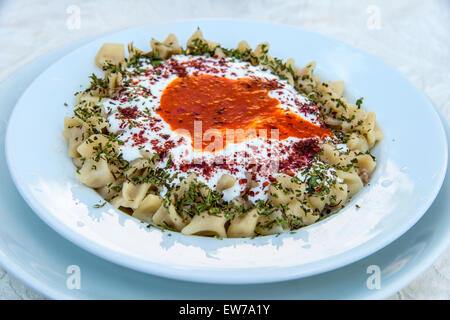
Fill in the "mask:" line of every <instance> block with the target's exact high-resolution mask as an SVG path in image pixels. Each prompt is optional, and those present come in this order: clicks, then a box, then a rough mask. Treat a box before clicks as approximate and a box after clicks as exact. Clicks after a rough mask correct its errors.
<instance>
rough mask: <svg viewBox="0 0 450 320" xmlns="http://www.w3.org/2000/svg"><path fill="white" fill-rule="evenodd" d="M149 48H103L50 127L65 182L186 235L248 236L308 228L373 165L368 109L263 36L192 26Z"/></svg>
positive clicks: (364, 179) (377, 137)
mask: <svg viewBox="0 0 450 320" xmlns="http://www.w3.org/2000/svg"><path fill="white" fill-rule="evenodd" d="M150 44H151V51H148V52H144V51H142V50H140V49H137V48H136V47H135V46H134V45H133V44H132V43H130V44H129V45H128V53H129V55H128V57H125V50H124V45H121V44H116V43H106V44H104V45H103V46H102V47H101V48H100V50H99V52H98V53H97V56H96V58H95V61H96V64H97V66H98V67H100V68H102V70H103V71H104V72H105V75H104V78H98V77H97V76H96V75H95V74H93V75H92V76H91V83H90V85H89V87H88V88H87V89H85V90H83V91H81V92H78V93H77V105H76V106H75V108H74V115H73V116H72V117H66V118H65V120H64V131H63V135H64V137H65V139H66V142H67V144H68V151H69V155H70V157H72V158H73V162H74V164H75V166H76V167H77V174H76V176H77V179H78V180H79V181H80V182H82V183H83V184H85V185H87V186H89V187H91V188H94V189H95V190H97V192H98V193H99V194H100V195H101V196H102V197H103V198H104V199H105V200H107V201H109V202H110V203H111V204H112V205H113V206H115V207H116V208H118V209H122V211H125V212H127V213H129V214H130V215H132V216H133V217H136V218H138V219H140V220H142V221H143V222H146V223H149V224H150V225H156V226H158V227H162V228H167V229H170V230H175V231H180V232H182V233H183V234H186V235H209V236H215V237H221V238H223V237H234V238H237V237H254V236H261V235H270V234H279V233H282V232H283V231H285V230H294V229H298V228H299V227H303V226H308V225H310V224H312V223H315V222H316V221H317V220H319V219H321V218H322V219H323V218H325V217H327V216H329V215H330V214H331V213H332V212H334V211H336V210H339V209H340V208H342V207H344V205H345V203H347V202H348V201H349V199H351V197H353V196H354V195H355V194H356V193H357V192H359V191H360V190H361V189H362V187H363V185H365V184H367V183H368V182H369V179H370V176H371V175H372V173H373V171H374V170H375V166H376V162H375V157H374V156H373V155H372V154H371V153H370V150H371V149H372V148H373V147H374V146H375V144H376V143H377V142H378V141H381V139H382V133H381V130H380V129H379V127H378V125H377V122H376V118H375V113H374V112H366V111H365V110H364V109H363V108H362V98H361V99H358V101H357V102H356V104H351V103H348V102H347V100H346V99H345V98H344V97H343V92H344V83H343V82H342V81H337V82H324V81H322V80H321V79H320V78H319V77H318V76H317V75H315V74H314V73H313V72H314V67H315V62H311V63H309V64H308V65H307V66H305V67H303V68H296V66H295V62H294V60H293V59H289V60H288V61H287V62H283V61H282V60H280V59H278V58H273V57H272V56H271V55H270V54H269V44H268V43H262V44H259V45H258V46H257V47H256V48H255V49H253V50H252V49H251V47H250V46H249V44H248V43H247V42H246V41H241V42H240V43H239V44H238V46H237V48H236V49H226V48H223V47H222V46H220V44H218V43H216V42H212V41H208V40H205V38H204V37H203V34H202V32H201V31H200V29H198V30H197V31H196V32H195V33H194V34H193V35H192V36H191V37H190V38H189V39H188V41H187V44H186V48H185V49H184V48H182V47H181V46H180V45H179V42H178V39H177V38H176V36H175V35H174V34H170V35H169V36H168V37H167V38H166V40H164V41H163V42H159V41H157V40H155V39H153V40H152V41H151V42H150Z"/></svg>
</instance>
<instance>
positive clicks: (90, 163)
mask: <svg viewBox="0 0 450 320" xmlns="http://www.w3.org/2000/svg"><path fill="white" fill-rule="evenodd" d="M76 177H77V179H78V180H79V181H80V182H82V183H84V184H85V185H87V186H89V187H91V188H94V189H96V188H100V187H104V186H106V185H107V184H109V183H111V182H113V181H114V176H113V175H112V174H111V171H110V170H109V167H108V163H107V162H106V160H105V159H103V158H100V159H99V160H98V161H95V160H93V159H86V161H85V162H84V164H83V166H82V167H81V169H80V170H79V171H78V173H77V175H76Z"/></svg>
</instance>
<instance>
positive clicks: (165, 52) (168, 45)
mask: <svg viewBox="0 0 450 320" xmlns="http://www.w3.org/2000/svg"><path fill="white" fill-rule="evenodd" d="M150 46H151V47H152V52H153V55H154V56H155V58H158V59H167V58H168V57H170V56H171V55H173V54H180V53H181V52H182V49H181V46H180V45H179V43H178V39H177V37H176V36H175V35H174V34H173V33H171V34H169V35H168V36H167V38H166V40H164V41H163V42H159V41H158V40H155V39H152V41H150Z"/></svg>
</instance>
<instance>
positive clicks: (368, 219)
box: [6, 21, 447, 284]
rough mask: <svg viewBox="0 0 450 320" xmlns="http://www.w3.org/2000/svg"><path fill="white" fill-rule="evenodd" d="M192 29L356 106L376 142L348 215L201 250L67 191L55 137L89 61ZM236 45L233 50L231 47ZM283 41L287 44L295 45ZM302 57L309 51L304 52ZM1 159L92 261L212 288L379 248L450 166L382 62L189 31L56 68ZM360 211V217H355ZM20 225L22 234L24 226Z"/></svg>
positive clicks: (284, 38) (301, 35)
mask: <svg viewBox="0 0 450 320" xmlns="http://www.w3.org/2000/svg"><path fill="white" fill-rule="evenodd" d="M197 26H199V27H200V28H201V29H202V30H203V32H204V34H205V36H206V37H207V38H209V39H214V40H216V41H218V42H220V43H221V44H223V45H224V46H225V47H233V46H235V45H236V44H237V42H238V41H240V40H241V39H246V40H248V41H249V43H250V45H252V46H255V45H256V44H257V43H259V42H263V41H268V42H269V43H270V44H271V53H272V55H273V56H276V57H280V58H283V59H287V58H289V57H294V58H295V60H296V61H297V64H298V65H304V64H306V63H308V62H309V61H311V60H315V61H317V64H318V73H319V75H320V76H321V77H322V78H324V79H327V80H339V79H341V80H344V81H345V82H346V87H347V92H346V95H347V97H348V98H349V99H352V100H355V99H356V98H358V97H360V96H364V97H365V105H366V106H367V108H368V109H370V110H373V111H375V112H376V114H377V117H378V122H379V124H380V126H381V128H382V130H383V131H384V134H385V139H384V140H383V141H382V142H381V143H380V144H379V145H378V146H377V147H376V149H375V152H374V153H375V155H376V156H377V159H378V167H377V169H376V172H375V173H374V175H373V177H372V180H371V183H370V186H369V187H366V188H365V189H364V190H363V191H362V192H360V193H359V194H358V195H357V196H356V197H355V198H354V199H353V200H352V202H351V203H349V204H348V205H347V207H346V208H345V209H344V210H342V211H341V212H339V214H336V215H334V216H332V217H330V218H328V219H326V220H324V221H322V222H319V223H317V224H314V225H312V226H309V227H307V228H303V229H300V230H299V231H297V232H295V233H293V234H291V233H288V234H284V235H281V236H278V237H276V236H270V237H262V238H257V239H224V240H217V239H209V238H202V237H187V236H183V235H180V234H178V233H172V232H161V231H160V230H157V229H153V228H152V229H148V228H146V227H145V225H142V224H141V223H140V222H138V221H136V220H135V219H133V218H131V217H129V216H127V215H125V214H123V213H121V212H119V211H117V210H115V209H114V208H112V207H111V206H109V205H106V206H105V207H103V208H100V209H95V208H94V205H95V204H97V203H100V202H101V198H100V197H99V196H98V195H97V194H96V193H95V192H94V191H92V190H91V189H89V188H87V187H84V186H83V185H81V184H80V183H78V182H77V180H76V179H75V174H74V167H73V165H72V162H71V161H70V159H69V157H68V155H67V150H66V145H65V142H64V140H63V138H62V136H61V131H62V129H63V126H62V125H63V121H62V119H63V117H64V116H65V115H69V114H70V113H71V110H69V108H65V107H64V106H63V104H64V103H65V102H67V103H69V104H71V103H73V99H74V98H73V92H75V91H77V90H78V89H79V88H80V85H86V84H87V83H86V78H87V76H88V75H89V74H91V73H92V72H97V73H99V72H98V70H97V69H96V67H95V66H94V62H93V58H94V57H95V54H96V52H97V50H98V49H99V47H100V46H101V45H102V44H103V43H104V42H121V43H128V42H130V41H133V42H134V44H135V45H136V46H137V47H141V48H147V47H148V42H149V39H150V38H151V37H154V38H157V39H161V38H164V37H165V36H166V35H167V34H168V33H169V32H173V33H175V34H176V35H177V36H178V37H179V39H180V42H185V41H186V40H187V38H188V37H189V36H190V34H191V33H192V32H193V30H195V28H197ZM236 34H239V38H238V39H237V38H236V37H235V36H234V35H236ZM292 39H296V40H295V41H292ZM305 48H306V49H305ZM6 156H7V161H8V166H9V169H10V172H11V175H12V177H13V180H14V182H15V184H16V186H17V188H18V189H19V191H20V193H21V195H22V196H23V197H24V199H25V200H26V201H27V202H28V204H29V205H30V206H31V207H32V208H33V210H34V211H35V212H36V213H37V214H38V215H39V216H40V217H41V218H42V219H43V220H44V221H45V222H46V223H47V224H48V225H50V226H51V227H52V228H53V229H54V230H56V231H57V232H58V233H60V234H61V235H62V236H64V237H66V238H67V239H69V240H71V241H72V242H74V243H76V244H77V245H79V246H80V247H82V248H84V249H86V250H88V251H90V252H92V253H93V254H95V255H98V256H100V257H103V258H105V259H108V260H110V261H113V262H115V263H118V264H121V265H123V266H126V267H130V268H133V269H136V270H139V271H143V272H148V273H152V274H156V275H161V276H166V277H171V278H176V279H183V280H189V281H198V282H210V283H236V284H243V283H262V282H273V281H279V280H287V279H292V278H299V277H304V276H309V275H313V274H317V273H321V272H324V271H328V270H332V269H335V268H338V267H341V266H344V265H346V264H349V263H351V262H354V261H356V260H358V259H361V258H363V257H365V256H367V255H369V254H371V253H373V252H375V251H376V250H378V249H380V248H382V247H384V246H386V245H387V244H388V243H390V242H392V241H393V240H395V239H396V238H398V237H399V236H400V235H402V234H403V233H404V232H405V231H406V230H408V229H409V228H410V227H411V226H412V225H413V224H414V223H415V222H417V220H418V219H419V218H420V217H421V216H422V215H423V214H424V213H425V211H426V210H427V209H428V207H429V206H430V205H431V203H432V201H433V200H434V198H435V197H436V195H437V194H438V191H439V189H440V187H441V184H442V181H443V179H444V176H445V171H446V165H447V143H446V138H445V134H444V130H443V127H442V124H441V122H440V120H439V117H438V115H437V114H436V112H435V110H434V108H433V107H432V105H431V104H430V103H429V101H428V100H427V99H426V98H425V97H424V96H423V95H422V94H421V93H420V92H418V91H417V89H415V88H414V87H413V86H412V85H411V84H410V83H409V82H408V81H407V80H406V79H405V78H404V77H403V76H401V75H400V74H399V73H398V72H397V71H395V70H394V69H393V68H392V67H389V66H388V65H386V64H385V63H384V62H382V61H380V60H379V59H377V58H375V57H373V56H371V55H369V54H367V53H364V52H363V51H361V50H359V49H356V48H353V47H350V46H348V45H346V44H344V43H341V42H338V41H335V40H332V39H329V38H325V37H323V36H319V35H317V34H314V33H310V32H307V31H304V30H301V29H297V28H292V27H287V26H281V25H271V24H264V23H254V22H238V21H190V22H179V23H170V24H164V25H154V26H148V27H140V28H136V29H129V30H125V31H121V32H118V33H115V34H112V35H108V36H105V37H103V38H101V39H98V40H95V41H93V42H91V43H89V44H87V45H85V46H83V47H81V48H79V49H77V50H74V51H73V52H71V53H69V54H68V55H66V56H65V57H63V58H62V59H60V60H59V61H57V62H55V63H54V64H53V65H52V66H50V67H49V68H48V69H47V70H46V71H44V72H43V73H42V74H41V75H40V76H39V77H37V78H36V80H35V81H34V82H33V83H32V84H31V85H30V86H29V88H28V89H27V90H26V91H25V93H24V94H23V95H22V97H21V98H20V100H19V101H18V103H17V105H16V107H15V108H14V111H13V114H12V116H11V118H10V122H9V126H8V130H7V137H6ZM355 204H358V206H359V207H360V209H357V208H356V207H355ZM24 223H25V222H24Z"/></svg>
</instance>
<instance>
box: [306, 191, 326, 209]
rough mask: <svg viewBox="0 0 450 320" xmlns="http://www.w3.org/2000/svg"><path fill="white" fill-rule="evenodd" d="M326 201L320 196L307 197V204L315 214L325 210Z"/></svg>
mask: <svg viewBox="0 0 450 320" xmlns="http://www.w3.org/2000/svg"><path fill="white" fill-rule="evenodd" d="M326 200H327V199H326V197H325V196H320V195H311V196H309V197H308V202H309V204H310V205H311V207H312V208H313V210H314V212H316V213H320V212H322V210H323V209H324V208H325V204H326Z"/></svg>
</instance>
